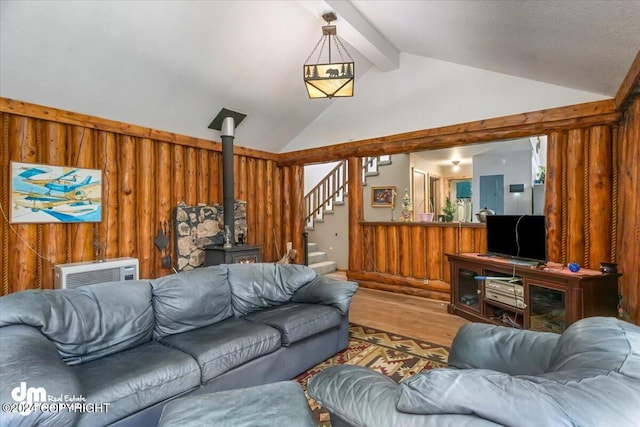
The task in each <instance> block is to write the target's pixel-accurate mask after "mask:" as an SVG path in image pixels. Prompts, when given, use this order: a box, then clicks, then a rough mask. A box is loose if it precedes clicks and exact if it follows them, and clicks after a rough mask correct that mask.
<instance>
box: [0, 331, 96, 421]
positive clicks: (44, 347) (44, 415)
mask: <svg viewBox="0 0 640 427" xmlns="http://www.w3.org/2000/svg"><path fill="white" fill-rule="evenodd" d="M34 389H39V390H36V392H35V393H32V392H33V391H34ZM27 390H29V391H30V392H29V393H27ZM82 394H83V390H82V387H81V385H80V382H79V381H78V379H77V377H76V376H75V374H74V373H73V372H72V370H71V368H70V367H69V366H68V365H67V364H66V363H64V362H63V361H62V360H61V359H60V355H59V354H58V351H57V350H56V348H55V346H54V345H53V343H52V342H50V341H49V340H48V339H47V338H46V337H45V336H44V335H43V334H42V333H40V331H38V330H37V329H36V328H33V327H31V326H26V325H11V326H5V327H2V328H0V403H2V405H3V408H2V409H3V410H2V411H0V425H3V426H12V427H13V426H32V425H39V426H72V425H74V424H75V422H76V419H77V418H78V416H79V413H76V412H69V411H66V410H60V411H54V410H51V411H44V412H43V411H41V410H40V409H36V410H34V411H32V412H31V411H29V410H28V409H27V410H25V412H26V414H25V415H22V414H20V413H18V412H14V411H7V410H6V409H8V408H11V409H16V408H15V405H14V406H13V407H12V406H11V405H12V404H17V403H18V401H23V402H28V401H29V400H31V401H33V402H40V401H41V402H42V403H53V399H50V398H55V399H62V402H64V396H74V395H75V396H76V397H78V396H82ZM25 395H26V396H25ZM27 396H28V398H27ZM41 398H44V399H43V400H41ZM58 403H60V402H58Z"/></svg>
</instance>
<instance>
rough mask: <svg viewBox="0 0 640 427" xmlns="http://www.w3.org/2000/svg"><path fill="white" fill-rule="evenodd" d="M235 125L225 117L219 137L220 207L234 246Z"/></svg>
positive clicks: (231, 118) (231, 119) (230, 118)
mask: <svg viewBox="0 0 640 427" xmlns="http://www.w3.org/2000/svg"><path fill="white" fill-rule="evenodd" d="M234 129H235V124H234V120H233V117H225V118H224V120H223V121H222V129H221V133H220V136H221V138H222V197H223V199H222V206H223V207H224V225H225V230H224V231H225V232H226V231H227V229H228V230H229V241H230V243H231V245H232V246H235V245H236V238H235V214H234V207H235V197H234V194H233V177H234V174H233V139H234Z"/></svg>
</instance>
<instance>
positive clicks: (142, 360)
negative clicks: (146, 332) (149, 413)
mask: <svg viewBox="0 0 640 427" xmlns="http://www.w3.org/2000/svg"><path fill="white" fill-rule="evenodd" d="M72 369H73V370H74V372H75V374H76V376H77V377H78V378H79V379H80V382H81V384H82V387H83V389H84V392H83V397H84V398H86V400H87V402H91V403H96V404H99V403H109V407H108V410H107V411H105V412H98V411H96V412H94V413H85V414H83V415H82V416H81V417H80V422H79V423H78V424H77V426H78V427H83V426H87V427H92V426H97V425H107V424H109V423H112V422H114V421H117V420H119V419H121V418H124V417H126V416H128V415H130V414H132V413H134V412H137V411H140V410H142V409H144V408H146V407H148V406H151V405H153V404H155V403H157V402H161V401H163V400H165V399H168V398H170V397H173V396H176V395H179V394H181V393H184V392H186V391H188V390H192V389H194V388H196V387H198V386H199V385H200V367H199V366H198V364H197V363H196V361H195V360H194V359H193V358H192V357H191V356H189V355H188V354H186V353H183V352H181V351H178V350H175V349H173V348H170V347H167V346H164V345H162V344H160V343H158V342H156V341H150V342H148V343H146V344H143V345H141V346H138V347H136V348H133V349H130V350H126V351H122V352H120V353H118V354H114V355H111V356H108V357H104V358H102V359H99V360H94V361H91V362H89V363H85V364H82V365H77V366H74V367H72Z"/></svg>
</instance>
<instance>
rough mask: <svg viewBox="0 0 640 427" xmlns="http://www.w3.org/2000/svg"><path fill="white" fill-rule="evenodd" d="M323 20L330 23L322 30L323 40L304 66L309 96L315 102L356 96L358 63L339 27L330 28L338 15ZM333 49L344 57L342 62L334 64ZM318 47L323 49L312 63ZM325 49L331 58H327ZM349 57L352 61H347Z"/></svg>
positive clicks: (316, 47) (331, 13) (327, 16)
mask: <svg viewBox="0 0 640 427" xmlns="http://www.w3.org/2000/svg"><path fill="white" fill-rule="evenodd" d="M322 18H323V19H324V20H325V21H326V22H327V25H324V26H323V27H322V37H321V38H320V40H318V43H316V46H315V47H314V48H313V50H312V51H311V53H310V54H309V57H308V58H307V60H306V61H305V63H304V66H303V76H304V84H305V86H306V88H307V93H308V94H309V98H311V99H315V98H334V97H336V98H337V97H348V96H353V83H354V76H355V62H354V61H353V58H351V55H349V52H347V49H345V47H344V44H343V43H342V40H341V39H340V38H339V37H338V34H337V32H336V26H335V25H330V24H331V22H332V21H335V20H336V14H335V13H333V12H328V13H325V14H324V15H322ZM332 45H333V49H334V50H335V51H336V52H338V55H339V56H340V62H332V60H331V52H332ZM318 47H320V51H319V52H318V55H317V57H316V62H315V63H309V61H310V60H311V59H312V57H313V56H314V54H315V53H316V52H317V51H318ZM325 47H326V48H327V49H326V50H327V53H328V56H326V57H323V53H324V51H325ZM345 55H346V56H347V57H348V58H349V60H350V61H346V60H345Z"/></svg>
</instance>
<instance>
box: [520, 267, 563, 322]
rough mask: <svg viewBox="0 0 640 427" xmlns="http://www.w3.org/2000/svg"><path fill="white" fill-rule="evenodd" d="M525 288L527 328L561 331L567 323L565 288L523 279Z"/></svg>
mask: <svg viewBox="0 0 640 427" xmlns="http://www.w3.org/2000/svg"><path fill="white" fill-rule="evenodd" d="M525 283H526V288H527V299H526V301H527V311H528V313H529V316H528V320H529V322H528V323H529V324H528V327H527V329H531V330H533V331H540V332H555V333H562V331H564V330H565V329H566V327H567V325H568V319H569V315H568V313H567V311H568V306H567V292H566V288H562V287H559V286H554V285H553V284H550V283H544V282H541V281H536V280H531V281H525Z"/></svg>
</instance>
